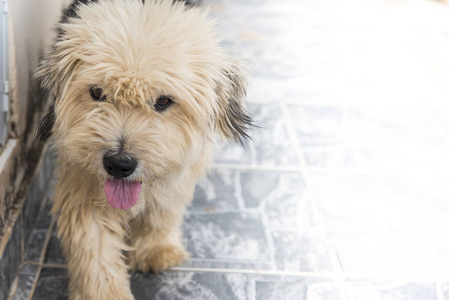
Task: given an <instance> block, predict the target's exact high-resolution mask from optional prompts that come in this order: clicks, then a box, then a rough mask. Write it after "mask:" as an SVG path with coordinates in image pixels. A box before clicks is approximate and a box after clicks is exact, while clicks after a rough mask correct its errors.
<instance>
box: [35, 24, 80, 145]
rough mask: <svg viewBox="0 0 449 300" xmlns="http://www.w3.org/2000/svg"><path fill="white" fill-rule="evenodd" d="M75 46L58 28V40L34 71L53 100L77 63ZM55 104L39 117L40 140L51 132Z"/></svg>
mask: <svg viewBox="0 0 449 300" xmlns="http://www.w3.org/2000/svg"><path fill="white" fill-rule="evenodd" d="M76 46H77V44H76V41H70V40H69V39H66V38H65V36H64V31H63V30H62V29H60V35H59V37H58V41H57V42H56V43H55V45H54V46H53V48H52V50H51V51H50V52H49V53H47V54H46V55H45V56H44V57H43V59H42V60H41V63H40V64H39V66H38V68H37V71H36V73H35V78H36V79H37V80H38V82H39V83H40V84H41V86H42V88H43V89H44V90H45V91H46V92H47V94H48V96H50V97H53V99H55V102H57V101H58V99H60V98H61V97H62V95H63V93H64V87H65V86H66V84H67V83H68V82H69V81H70V79H71V77H72V74H73V72H74V70H75V69H76V68H77V66H78V65H79V59H78V57H77V55H76ZM55 104H56V103H53V105H52V107H51V109H50V110H49V112H48V114H47V115H46V116H45V117H43V118H42V119H41V121H40V123H39V126H38V128H37V135H36V137H37V138H39V139H40V140H42V141H45V140H47V139H48V138H49V137H50V136H51V134H52V131H53V127H54V124H55V118H56V116H55V111H54V105H55Z"/></svg>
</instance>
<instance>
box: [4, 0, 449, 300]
mask: <svg viewBox="0 0 449 300" xmlns="http://www.w3.org/2000/svg"><path fill="white" fill-rule="evenodd" d="M59 2H60V3H59ZM59 2H58V1H56V0H52V1H50V0H45V1H43V0H42V1H39V2H37V1H33V2H27V1H25V0H16V1H14V3H9V10H8V15H9V22H6V23H2V24H3V27H2V30H3V31H2V32H3V35H2V41H3V42H4V46H5V45H6V42H5V41H6V39H5V38H4V37H5V36H7V37H8V38H9V41H8V43H7V45H9V58H8V59H7V60H6V61H9V72H3V73H2V74H3V75H2V76H3V77H2V78H1V79H2V80H3V81H6V80H8V79H9V85H8V86H9V88H8V86H6V88H7V89H4V90H2V92H5V91H6V92H7V91H8V90H9V94H8V96H9V98H6V97H7V95H6V94H4V95H2V96H4V97H5V99H8V100H4V101H3V102H2V105H3V106H0V107H3V108H5V107H6V108H7V109H4V110H6V111H9V113H6V114H3V115H2V117H3V119H2V118H0V121H2V122H3V124H4V126H3V127H2V128H3V129H2V130H4V132H6V133H5V134H4V135H3V136H4V138H3V142H2V145H3V149H2V153H1V157H0V184H1V185H0V196H2V197H3V198H4V201H3V202H1V203H0V221H1V222H0V225H1V226H0V228H1V229H2V230H1V231H0V233H1V234H2V235H3V240H2V247H1V249H0V250H1V251H2V252H0V253H1V255H2V256H1V257H2V259H1V262H0V283H1V289H2V290H1V291H2V294H1V295H0V298H1V299H7V298H8V293H9V294H10V297H11V299H67V284H68V276H67V270H66V265H65V260H64V257H63V256H62V253H61V250H60V246H59V242H58V239H57V237H56V234H55V225H54V221H53V220H52V218H51V216H50V214H49V207H50V206H49V204H48V199H49V198H51V195H52V183H53V181H52V180H51V178H52V170H53V165H52V159H53V157H52V153H51V151H46V146H45V145H41V144H39V143H37V142H36V141H34V134H33V130H34V129H33V128H34V126H35V123H36V122H37V120H38V119H39V118H40V117H41V116H42V114H43V112H45V111H46V110H47V109H48V103H49V102H48V101H47V100H46V99H45V97H44V96H43V95H42V94H41V93H40V90H39V88H38V87H37V86H36V84H35V82H34V80H33V79H32V74H33V70H34V69H35V67H36V65H37V62H38V58H39V55H40V54H41V53H42V51H43V49H44V46H48V45H50V44H51V41H52V38H53V37H54V34H53V33H52V27H53V26H54V24H55V23H56V22H57V20H58V19H59V17H60V11H61V9H62V7H64V6H65V5H66V4H67V1H66V2H65V3H64V1H59ZM3 4H4V3H3ZM202 5H203V6H207V7H210V13H211V16H212V17H214V18H217V19H219V22H218V25H217V29H218V34H219V36H220V37H222V39H223V41H222V44H223V46H224V47H225V48H227V50H228V51H229V52H230V53H232V55H233V56H235V57H237V58H241V59H243V60H245V61H247V62H248V63H249V64H250V65H251V66H252V67H253V79H252V83H251V88H250V90H249V91H248V96H247V107H248V110H249V111H250V113H251V114H252V116H253V118H254V121H255V124H256V125H257V126H258V127H254V128H252V132H251V136H252V140H248V141H245V147H241V146H240V145H236V144H230V145H224V144H223V145H218V147H217V152H216V156H215V163H214V166H213V168H212V172H211V173H210V175H208V176H207V177H206V178H204V179H203V180H201V181H200V182H199V183H198V186H197V188H196V191H195V198H194V201H193V203H192V206H191V207H190V208H189V210H188V213H187V215H186V216H185V221H184V225H183V230H184V244H185V245H186V248H187V249H188V250H189V251H190V252H191V259H190V260H189V261H187V262H185V263H184V264H183V265H182V266H179V267H175V268H172V269H171V270H169V271H166V272H163V273H160V274H157V275H155V274H134V275H133V276H132V284H131V286H132V290H133V293H134V295H135V297H136V299H251V300H253V299H282V300H284V299H289V300H290V299H292V300H293V299H297V300H303V299H304V300H318V299H320V300H334V299H338V300H350V299H354V300H378V299H379V300H380V299H388V300H393V299H394V300H449V238H448V237H449V156H448V153H449V3H448V2H445V1H432V0H357V1H356V0H338V1H335V0H277V1H273V0H258V1H256V0H205V1H204V2H203V3H202ZM6 15H7V14H6V13H3V15H2V17H5V16H6ZM5 24H7V25H9V28H8V30H9V34H6V35H5V34H4V33H5V32H8V31H5V30H4V29H5V28H6V27H5ZM3 49H5V48H3ZM1 53H2V57H5V56H4V55H5V51H4V52H1ZM4 62H5V60H2V70H5V66H7V64H5V63H4ZM3 87H5V85H3ZM5 126H6V127H5ZM0 137H1V135H0ZM1 200H2V198H0V201H1ZM2 297H3V298H2Z"/></svg>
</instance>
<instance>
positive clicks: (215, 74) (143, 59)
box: [37, 0, 250, 300]
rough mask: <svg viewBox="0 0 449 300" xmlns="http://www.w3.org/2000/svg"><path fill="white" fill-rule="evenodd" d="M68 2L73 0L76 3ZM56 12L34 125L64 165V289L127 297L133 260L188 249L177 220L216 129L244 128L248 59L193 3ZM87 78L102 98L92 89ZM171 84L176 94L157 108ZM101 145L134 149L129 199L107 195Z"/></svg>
mask: <svg viewBox="0 0 449 300" xmlns="http://www.w3.org/2000/svg"><path fill="white" fill-rule="evenodd" d="M72 12H73V10H72ZM75 12H76V13H75V14H73V15H71V16H69V17H66V18H64V19H63V22H62V23H61V24H60V26H59V33H60V34H59V38H58V40H57V42H56V43H55V44H54V46H53V48H52V50H51V51H50V52H49V53H48V54H47V55H46V57H45V58H44V60H43V62H42V63H41V65H40V67H39V69H38V72H37V77H38V78H39V79H40V81H41V82H42V85H43V87H44V88H46V89H47V90H48V91H49V92H51V93H52V94H54V95H55V98H56V100H55V105H54V107H53V108H52V110H51V111H50V113H49V114H48V115H47V116H46V117H45V118H44V119H43V122H42V123H41V126H40V127H39V132H38V134H39V136H40V137H41V138H42V139H46V138H48V137H50V136H52V137H53V140H54V147H55V149H56V151H57V155H58V161H57V162H58V166H59V176H58V183H57V187H56V191H55V196H54V207H53V212H54V213H55V214H56V215H57V224H58V230H59V232H58V234H59V237H60V239H61V242H62V245H63V249H64V253H65V255H66V258H67V262H68V269H69V274H70V299H77V300H78V299H79V300H81V299H83V300H85V299H95V300H99V299H108V300H109V299H133V296H132V294H131V291H130V287H129V275H128V267H130V268H131V269H133V270H138V271H143V272H147V271H149V270H152V271H155V272H157V271H160V270H164V269H166V268H168V267H170V266H174V265H176V264H179V263H180V262H181V261H182V260H184V259H185V258H186V257H187V256H188V253H187V252H186V251H185V250H184V248H183V246H182V243H181V231H180V225H181V222H182V216H183V213H184V209H185V205H186V204H188V203H189V202H190V201H191V199H192V197H193V192H194V187H195V182H196V180H197V179H198V178H199V177H200V176H202V175H203V174H204V172H205V170H206V169H207V167H208V165H209V164H210V161H211V149H212V146H213V145H214V142H215V136H216V133H217V132H218V133H219V134H220V135H221V136H222V137H224V138H226V139H231V140H237V141H238V140H240V139H241V138H242V137H246V136H247V134H246V128H247V125H248V124H249V123H250V118H249V117H248V115H247V113H246V111H245V109H244V106H243V103H242V99H243V97H244V95H245V89H246V85H247V81H246V71H245V69H244V68H242V67H240V66H239V64H237V63H235V62H233V61H232V60H231V59H230V58H229V57H228V56H227V55H226V54H225V52H224V51H223V50H222V49H221V48H220V47H219V40H218V39H217V38H216V36H215V33H214V24H213V22H212V21H210V20H209V19H208V18H207V16H206V15H207V13H206V12H205V11H203V10H202V9H200V8H198V7H194V8H188V7H186V6H185V5H184V4H183V3H179V2H173V1H171V0H151V1H146V2H145V3H142V1H141V0H115V1H114V0H99V1H96V2H88V1H81V2H80V3H79V4H78V6H77V8H76V9H75ZM93 87H97V88H101V89H102V90H103V91H104V95H105V99H104V100H105V101H103V102H100V101H94V100H93V99H92V97H91V95H90V93H89V91H90V89H91V88H93ZM161 95H169V96H170V97H171V98H172V99H173V101H174V104H173V105H172V106H171V107H169V108H168V109H166V110H165V111H156V110H155V108H154V106H155V101H156V99H157V98H158V97H159V96H161ZM107 152H109V153H110V152H113V153H120V154H121V155H125V156H126V155H129V156H133V157H135V158H136V159H137V161H138V166H137V169H136V170H135V172H134V173H133V174H132V175H130V176H129V177H127V178H126V179H125V180H132V181H140V182H142V192H141V194H140V196H139V200H138V202H137V204H136V205H135V206H133V207H132V208H130V209H128V210H120V209H115V208H113V207H111V206H110V205H109V204H108V202H107V201H106V198H105V192H104V190H103V187H104V184H105V181H106V180H107V179H108V178H110V176H109V175H108V173H107V172H106V171H105V169H104V166H103V156H104V155H105V153H107Z"/></svg>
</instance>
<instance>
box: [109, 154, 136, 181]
mask: <svg viewBox="0 0 449 300" xmlns="http://www.w3.org/2000/svg"><path fill="white" fill-rule="evenodd" d="M103 167H104V169H105V170H106V172H107V173H108V174H109V175H111V176H113V177H114V178H117V179H120V178H126V177H128V176H129V175H131V174H132V173H134V171H135V170H136V167H137V160H135V159H134V158H133V157H131V156H126V157H120V156H118V155H116V154H111V153H106V154H105V155H104V156H103Z"/></svg>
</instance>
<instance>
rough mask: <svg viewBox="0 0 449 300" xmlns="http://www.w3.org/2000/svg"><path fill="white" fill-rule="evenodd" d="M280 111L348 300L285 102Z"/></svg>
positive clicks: (335, 256)
mask: <svg viewBox="0 0 449 300" xmlns="http://www.w3.org/2000/svg"><path fill="white" fill-rule="evenodd" d="M280 106H281V111H282V113H283V115H284V117H285V122H286V126H287V131H288V134H289V136H290V139H291V141H292V144H293V150H294V151H295V152H296V155H297V158H298V160H299V163H300V166H301V167H302V172H303V176H304V182H305V184H306V186H307V187H308V188H309V189H310V194H311V198H312V205H313V207H314V210H315V212H316V213H317V215H318V222H319V224H320V228H321V230H322V232H323V234H324V236H325V243H326V248H327V250H328V254H329V256H330V259H331V262H332V265H333V268H334V270H335V271H336V275H337V276H336V278H337V281H338V284H339V288H340V292H341V294H342V295H343V296H344V298H345V299H347V300H350V299H351V297H350V296H349V292H348V289H347V286H346V279H345V274H344V272H343V268H342V267H341V265H340V262H339V260H338V256H337V253H336V252H335V250H334V248H333V247H332V244H331V241H330V237H329V233H328V231H327V228H326V225H325V221H324V216H323V214H322V211H321V209H320V205H319V202H318V199H317V197H316V194H315V188H314V186H313V184H312V180H311V175H310V170H309V168H308V164H307V161H306V159H305V157H304V154H303V151H302V149H301V144H300V142H299V140H298V138H297V136H296V133H295V129H294V125H293V123H292V121H291V118H290V115H289V113H288V110H287V107H286V104H284V103H281V104H280Z"/></svg>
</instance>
